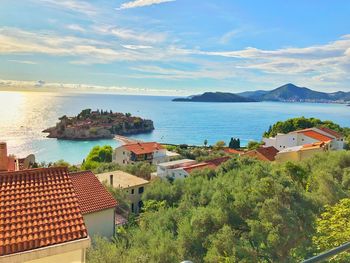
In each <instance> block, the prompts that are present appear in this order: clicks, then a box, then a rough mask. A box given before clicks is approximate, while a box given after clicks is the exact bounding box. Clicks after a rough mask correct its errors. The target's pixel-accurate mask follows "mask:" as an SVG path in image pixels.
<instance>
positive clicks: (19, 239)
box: [0, 167, 90, 263]
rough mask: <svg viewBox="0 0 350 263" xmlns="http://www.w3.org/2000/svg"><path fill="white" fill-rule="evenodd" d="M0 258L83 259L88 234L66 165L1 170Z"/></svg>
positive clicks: (35, 261) (41, 262) (42, 262)
mask: <svg viewBox="0 0 350 263" xmlns="http://www.w3.org/2000/svg"><path fill="white" fill-rule="evenodd" d="M0 203H1V206H0V262H1V263H5V262H6V263H9V262H11V263H20V262H28V263H29V262H30V263H51V262H65V263H73V262H74V263H79V262H80V263H84V262H85V252H86V249H87V248H88V247H89V246H90V239H89V236H88V233H87V230H86V227H85V223H84V218H83V215H82V213H81V209H80V205H79V202H78V198H77V195H76V193H75V190H74V187H73V184H72V182H71V180H70V178H69V176H68V172H67V169H66V168H62V167H61V168H57V167H56V168H41V169H29V170H23V171H14V172H0Z"/></svg>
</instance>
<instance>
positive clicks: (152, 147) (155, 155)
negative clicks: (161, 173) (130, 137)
mask: <svg viewBox="0 0 350 263" xmlns="http://www.w3.org/2000/svg"><path fill="white" fill-rule="evenodd" d="M113 161H114V162H116V163H118V164H120V165H127V164H134V163H137V162H149V163H150V164H158V163H162V162H166V161H168V156H167V150H166V149H165V148H164V147H163V146H162V145H161V144H159V143H156V142H136V143H129V144H124V145H121V146H119V147H118V148H116V149H115V150H114V152H113Z"/></svg>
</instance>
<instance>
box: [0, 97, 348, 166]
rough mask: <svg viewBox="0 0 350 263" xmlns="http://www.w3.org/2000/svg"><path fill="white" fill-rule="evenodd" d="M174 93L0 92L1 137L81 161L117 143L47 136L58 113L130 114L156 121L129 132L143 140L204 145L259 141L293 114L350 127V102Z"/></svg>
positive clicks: (18, 151)
mask: <svg viewBox="0 0 350 263" xmlns="http://www.w3.org/2000/svg"><path fill="white" fill-rule="evenodd" d="M172 99H173V97H164V96H136V95H135V96H130V95H114V94H113V95H111V94H62V93H45V92H5V91H1V92H0V141H5V142H7V144H8V152H9V153H11V154H15V155H16V156H18V157H25V156H27V155H28V154H31V153H33V154H35V156H36V159H37V161H39V162H43V161H44V162H54V161H57V160H65V161H68V162H70V163H72V164H78V163H81V162H82V160H83V159H84V158H85V157H86V155H87V154H88V153H89V151H90V150H91V148H92V147H94V146H96V145H111V146H113V147H117V146H118V145H120V143H119V142H118V141H116V140H114V139H110V140H97V141H69V140H57V139H50V138H46V134H44V133H42V130H44V129H46V128H48V127H52V126H54V125H55V124H56V123H57V122H58V118H59V117H61V116H63V115H67V116H75V115H77V114H78V113H79V112H80V111H81V110H83V109H87V108H90V109H93V110H96V109H103V110H113V111H115V112H123V113H131V114H132V115H135V116H140V117H142V118H147V119H151V120H153V121H154V126H155V130H154V131H153V132H152V133H148V134H140V135H134V136H131V137H132V138H135V139H139V140H143V141H157V142H160V143H171V144H189V145H203V142H204V140H208V143H209V144H214V143H215V142H217V141H219V140H223V141H225V142H227V143H228V142H229V140H230V138H231V137H234V138H240V140H241V144H242V145H246V144H247V143H248V142H249V141H250V140H261V137H262V134H263V132H264V131H266V130H267V129H268V128H269V126H270V125H272V124H273V123H275V122H276V121H283V120H286V119H288V118H293V117H301V116H305V117H316V118H320V119H322V120H332V121H334V122H336V123H338V124H340V125H342V126H349V127H350V107H347V106H346V105H343V104H319V103H282V102H256V103H198V102H197V103H196V102H172V101H171V100H172Z"/></svg>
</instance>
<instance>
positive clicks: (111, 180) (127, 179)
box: [96, 171, 149, 214]
mask: <svg viewBox="0 0 350 263" xmlns="http://www.w3.org/2000/svg"><path fill="white" fill-rule="evenodd" d="M96 176H97V178H98V179H99V180H100V182H104V183H106V184H109V185H111V186H113V187H114V188H119V189H123V191H125V192H126V194H127V195H128V199H129V205H130V206H129V207H130V211H131V212H132V213H135V214H138V213H140V211H141V208H142V199H141V198H142V194H143V192H144V191H145V189H146V187H148V185H149V181H147V180H144V179H142V178H140V177H137V176H134V175H132V174H129V173H126V172H123V171H113V172H108V173H102V174H97V175H96Z"/></svg>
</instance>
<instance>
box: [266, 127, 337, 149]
mask: <svg viewBox="0 0 350 263" xmlns="http://www.w3.org/2000/svg"><path fill="white" fill-rule="evenodd" d="M263 142H264V143H265V145H264V147H271V146H273V147H275V148H276V149H277V150H279V151H282V150H284V149H287V148H290V147H295V146H301V145H305V144H313V143H317V142H324V143H329V144H330V150H342V149H344V137H343V136H342V135H341V134H339V133H337V132H335V131H333V130H330V129H328V128H323V127H322V128H309V129H304V130H298V131H294V132H290V133H287V134H277V135H276V136H275V137H270V138H263Z"/></svg>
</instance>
